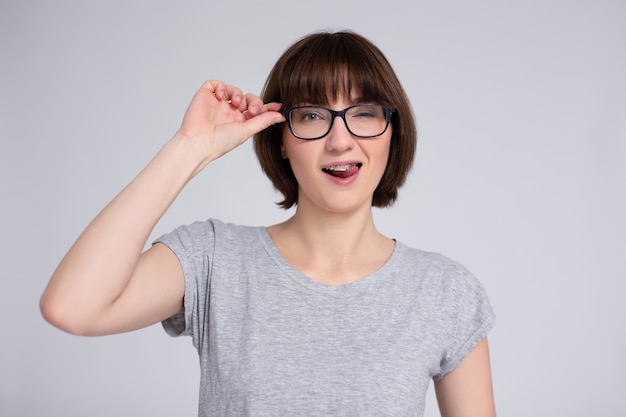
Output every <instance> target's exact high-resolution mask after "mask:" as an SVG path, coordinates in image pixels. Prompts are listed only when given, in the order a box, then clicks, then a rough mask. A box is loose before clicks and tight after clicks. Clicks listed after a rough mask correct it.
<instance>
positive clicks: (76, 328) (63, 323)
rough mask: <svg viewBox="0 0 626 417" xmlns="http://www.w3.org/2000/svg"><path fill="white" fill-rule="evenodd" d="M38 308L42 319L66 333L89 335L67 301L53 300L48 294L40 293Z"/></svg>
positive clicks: (86, 328)
mask: <svg viewBox="0 0 626 417" xmlns="http://www.w3.org/2000/svg"><path fill="white" fill-rule="evenodd" d="M39 310H40V311H41V315H42V316H43V318H44V320H46V321H47V322H48V323H50V324H51V325H52V326H54V327H56V328H58V329H60V330H62V331H64V332H66V333H69V334H72V335H75V336H89V335H90V333H91V332H90V331H89V329H88V327H87V326H85V323H84V321H83V320H82V318H81V316H80V315H79V314H77V312H73V311H71V309H69V308H67V303H64V302H62V301H60V300H54V299H52V297H51V296H50V295H47V294H45V293H44V295H42V297H41V299H40V300H39Z"/></svg>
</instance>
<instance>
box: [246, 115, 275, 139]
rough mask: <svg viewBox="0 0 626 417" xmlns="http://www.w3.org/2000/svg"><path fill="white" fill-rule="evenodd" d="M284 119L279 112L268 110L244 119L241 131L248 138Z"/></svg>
mask: <svg viewBox="0 0 626 417" xmlns="http://www.w3.org/2000/svg"><path fill="white" fill-rule="evenodd" d="M284 121H285V117H284V116H283V115H282V114H281V113H279V112H276V111H268V112H265V113H261V114H259V115H257V116H254V117H252V118H251V119H248V120H246V121H245V122H244V123H243V126H242V130H243V132H242V133H243V134H244V136H245V137H247V138H249V137H250V136H254V135H255V134H257V133H259V132H260V131H261V130H264V129H267V128H268V127H270V126H272V125H274V124H276V123H282V122H284Z"/></svg>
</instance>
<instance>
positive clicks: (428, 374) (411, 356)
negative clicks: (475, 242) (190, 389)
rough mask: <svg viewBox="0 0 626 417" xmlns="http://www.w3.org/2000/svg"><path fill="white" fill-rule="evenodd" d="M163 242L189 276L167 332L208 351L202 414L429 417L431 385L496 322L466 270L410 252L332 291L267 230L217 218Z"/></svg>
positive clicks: (399, 251)
mask: <svg viewBox="0 0 626 417" xmlns="http://www.w3.org/2000/svg"><path fill="white" fill-rule="evenodd" d="M158 241H159V242H162V243H164V244H165V245H167V246H168V247H169V248H171V249H172V250H173V251H174V253H175V254H176V255H177V256H178V259H179V260H180V263H181V266H182V268H183V271H184V275H185V300H184V305H185V311H184V313H181V314H178V315H176V316H174V317H171V318H170V319H168V320H166V321H164V322H163V326H164V328H165V330H166V331H167V332H168V334H170V335H173V336H178V335H189V336H191V337H192V338H193V344H194V346H195V347H196V348H197V350H198V353H199V355H200V368H201V380H200V404H199V415H200V416H324V417H327V416H377V417H380V416H394V417H397V416H422V415H423V410H424V397H425V395H426V390H427V388H428V385H429V382H430V380H431V379H434V380H435V381H436V380H438V379H440V378H442V377H443V376H444V375H445V374H446V373H448V372H450V371H451V370H452V369H454V368H455V367H456V366H457V365H458V364H459V363H460V362H461V361H462V360H463V358H464V357H465V356H466V355H467V354H468V353H469V352H470V350H471V349H472V348H473V347H474V346H475V345H476V344H477V343H478V342H479V341H480V340H482V339H483V338H484V337H485V336H486V335H487V333H488V331H489V330H490V329H491V327H492V325H493V322H494V314H493V311H492V309H491V307H490V305H489V301H488V299H487V296H486V294H485V291H484V289H483V287H482V285H481V284H480V283H479V281H478V280H477V279H476V278H474V276H472V275H471V274H470V273H469V272H468V271H467V270H466V269H465V268H463V267H462V266H460V265H459V264H457V263H455V262H454V261H452V260H450V259H448V258H446V257H444V256H442V255H439V254H435V253H429V252H424V251H420V250H416V249H412V248H409V247H407V246H405V245H403V244H402V243H400V242H396V247H395V250H394V252H393V254H392V256H391V258H390V259H389V260H388V261H387V263H386V264H385V265H383V266H382V267H381V268H380V269H379V270H378V271H376V272H374V273H373V274H371V275H369V276H367V277H364V278H362V279H360V280H358V281H356V282H353V283H350V284H347V285H343V286H329V285H326V284H322V283H320V282H317V281H314V280H312V279H310V278H308V277H306V276H304V275H302V274H301V273H299V272H298V271H296V270H295V269H294V268H292V267H291V266H290V265H289V264H288V263H287V261H286V260H285V259H284V258H283V257H282V256H281V254H280V253H279V251H278V249H277V248H276V246H275V245H274V243H273V242H272V240H271V239H270V237H269V235H268V233H267V231H266V229H265V228H263V227H248V226H238V225H233V224H227V223H223V222H220V221H218V220H208V221H204V222H197V223H193V224H192V225H189V226H182V227H180V228H177V229H176V230H175V231H174V232H172V233H170V234H168V235H166V236H163V237H161V238H160V239H159V240H158Z"/></svg>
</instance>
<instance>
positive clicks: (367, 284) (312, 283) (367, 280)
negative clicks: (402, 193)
mask: <svg viewBox="0 0 626 417" xmlns="http://www.w3.org/2000/svg"><path fill="white" fill-rule="evenodd" d="M257 230H258V234H259V239H260V240H261V243H262V244H263V246H264V248H265V250H266V251H267V253H268V255H269V256H270V257H271V258H272V260H273V261H274V262H275V263H276V264H277V265H278V267H279V268H280V269H281V270H282V271H283V273H284V274H285V275H286V276H287V277H289V279H290V280H291V281H293V282H295V283H296V284H298V285H299V286H301V287H303V288H306V289H308V290H313V291H317V292H324V293H327V294H330V295H346V294H351V293H354V292H360V291H371V290H372V287H377V286H378V285H381V283H382V282H384V281H385V279H384V277H386V276H388V271H390V270H392V269H393V268H394V265H395V264H396V263H397V262H398V261H397V259H398V257H399V256H400V254H401V252H402V250H403V245H402V243H401V242H399V241H397V240H396V239H393V240H394V242H395V245H394V248H393V251H392V252H391V256H390V257H389V259H387V261H386V262H385V263H384V264H383V265H382V266H381V267H380V268H378V269H377V270H375V271H374V272H372V273H371V274H369V275H366V276H364V277H361V278H359V279H358V280H356V281H353V282H350V283H347V284H343V285H330V284H325V283H323V282H319V281H316V280H315V279H313V278H311V277H309V276H307V275H304V274H303V273H301V272H300V271H298V270H297V269H296V268H294V267H293V266H292V265H291V264H290V263H289V262H288V261H287V260H286V259H285V257H284V256H283V255H282V254H281V253H280V251H279V250H278V247H277V246H276V244H275V243H274V241H273V240H272V238H271V237H270V235H269V233H268V232H267V228H266V227H262V226H260V227H258V229H257Z"/></svg>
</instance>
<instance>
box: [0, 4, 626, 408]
mask: <svg viewBox="0 0 626 417" xmlns="http://www.w3.org/2000/svg"><path fill="white" fill-rule="evenodd" d="M625 22H626V3H624V2H623V1H621V0H616V1H523V2H500V1H475V2H466V1H460V0H457V1H450V2H436V1H421V0H417V1H415V0H412V1H408V0H404V1H389V0H388V1H341V2H340V1H326V0H317V1H306V2H304V1H303V2H297V1H293V0H291V1H270V0H267V1H262V2H261V1H259V2H252V1H237V2H235V1H232V2H227V1H220V2H217V1H214V2H210V1H203V2H200V1H177V2H174V1H171V2H166V1H141V2H140V1H107V2H105V1H101V2H89V1H74V2H69V1H65V2H64V1H58V2H43V1H39V2H37V1H6V0H4V1H2V3H1V6H0V47H1V50H0V52H1V55H0V70H1V79H0V139H1V141H2V142H1V145H2V146H1V148H0V174H1V175H0V181H2V183H1V191H0V196H1V197H0V198H1V199H2V200H1V201H2V203H1V205H0V210H1V211H2V212H1V216H0V232H1V236H2V240H1V243H0V245H2V246H1V248H0V249H1V251H0V253H1V256H2V260H1V264H2V279H1V281H0V297H1V300H2V301H1V303H0V314H1V317H2V320H3V325H2V336H1V342H0V415H2V416H66V417H70V416H112V415H116V416H131V415H133V416H148V415H149V416H173V415H176V416H192V415H195V414H196V401H197V396H198V394H197V390H198V378H199V372H198V369H197V355H196V353H195V351H194V349H193V347H192V345H191V341H190V340H189V339H186V338H183V339H171V338H169V337H167V336H166V335H165V334H164V333H163V332H162V330H161V328H160V326H153V327H151V328H148V329H145V330H142V331H139V332H135V333H132V334H124V335H119V336H111V337H105V338H79V337H73V336H69V335H66V334H64V333H62V332H61V331H59V330H56V329H55V328H52V327H51V326H49V325H47V324H46V323H44V321H43V320H42V318H41V316H40V314H39V311H38V298H39V295H40V294H41V291H42V290H43V288H44V286H45V284H46V282H47V280H48V278H49V276H50V275H51V273H52V272H53V270H54V268H55V266H56V265H57V264H58V262H59V261H60V259H61V257H62V256H63V254H64V253H65V251H66V250H67V249H68V248H69V246H70V245H71V244H72V242H73V241H74V239H75V238H76V237H77V235H78V234H79V233H80V231H81V230H82V229H83V228H84V227H85V226H86V224H87V223H88V222H89V221H90V220H91V218H93V216H94V215H95V214H96V213H97V212H98V211H99V210H100V209H101V208H102V207H103V206H104V204H105V203H107V202H108V201H109V200H110V199H111V198H112V197H113V196H114V195H115V194H116V193H117V192H118V191H119V190H120V189H121V188H122V187H123V186H124V185H125V184H126V183H127V182H128V181H129V180H130V179H131V178H132V177H133V176H134V175H135V174H136V173H137V172H138V171H139V170H140V169H141V168H142V167H143V166H144V164H145V163H147V162H148V160H149V159H150V158H151V157H152V156H153V155H154V154H155V152H157V150H158V149H159V147H160V146H161V145H162V144H163V143H164V142H165V141H166V140H167V139H169V138H170V137H171V135H172V134H173V133H174V132H175V130H176V129H177V127H178V126H179V124H180V120H181V117H182V115H183V112H184V110H185V108H186V106H187V103H188V102H189V100H190V98H191V96H192V95H193V93H194V92H195V90H196V89H197V88H198V87H199V86H200V84H201V83H202V82H203V81H204V80H205V79H207V78H218V79H223V80H225V81H227V82H228V83H232V84H236V85H238V86H240V87H241V88H242V89H244V90H246V91H251V92H259V90H260V88H261V86H262V84H263V82H264V80H265V77H266V75H267V72H268V71H269V69H270V67H271V66H272V64H273V62H274V61H275V60H276V58H277V57H278V56H279V55H280V54H281V53H282V52H283V51H284V49H285V48H286V47H287V46H288V45H289V44H291V43H292V42H293V41H295V40H296V39H297V38H299V37H301V36H302V35H305V34H306V33H309V32H311V31H314V30H317V29H341V28H349V29H353V30H356V31H358V32H361V33H363V34H364V35H366V36H367V37H369V38H370V39H372V40H373V41H374V42H375V43H377V44H378V45H379V46H380V47H381V48H382V50H383V51H384V52H385V53H386V55H387V57H388V58H389V60H390V61H391V63H392V65H394V67H395V69H396V70H397V73H398V75H399V77H400V78H401V80H402V82H403V83H404V86H405V88H406V90H407V92H408V94H409V96H410V98H411V100H412V103H413V106H414V109H415V112H416V115H417V120H418V126H419V133H420V138H419V148H418V156H417V160H416V166H415V169H414V171H413V172H412V175H411V177H410V180H409V182H408V184H407V185H406V187H404V188H403V189H402V190H401V196H400V200H399V201H398V203H397V205H396V207H395V208H393V209H392V210H377V211H376V218H377V223H378V225H379V227H380V229H381V230H382V231H383V232H384V233H386V234H387V235H389V236H392V237H395V238H397V239H400V240H402V241H404V242H405V243H407V244H409V245H412V246H415V247H420V248H424V249H428V250H434V251H439V252H442V253H444V254H446V255H448V256H451V257H453V258H455V259H457V260H458V261H460V262H462V263H463V264H465V265H466V266H467V267H468V268H469V269H470V270H472V271H473V272H474V273H475V274H476V275H478V276H479V277H480V279H481V280H482V282H483V283H484V285H485V287H486V288H487V291H488V292H489V294H490V297H491V300H492V304H493V306H494V308H495V310H496V312H497V315H498V317H497V323H496V327H495V329H494V330H493V332H492V333H491V336H490V339H491V347H492V362H493V375H494V384H495V393H496V398H497V407H498V410H499V414H500V415H502V416H509V417H518V416H519V417H521V416H524V417H526V416H600V415H601V416H618V415H624V414H623V413H624V410H626V398H625V396H624V390H625V388H626V360H625V358H624V357H625V355H624V354H625V352H626V332H625V326H624V323H625V320H624V319H625V318H626V314H625V310H626V309H625V307H624V301H623V300H624V298H625V296H626V284H625V281H626V261H625V259H626V256H625V252H626V251H625V250H626V240H625V237H624V236H625V233H626V227H625V224H626V222H625V220H624V213H625V212H626V192H625V187H626V186H625V180H626V168H625V167H624V165H625V161H626V142H625V141H626V99H625V97H626V81H625V80H626V77H625V74H626V23H625ZM277 199H278V197H277V195H276V194H275V193H274V192H273V190H272V189H271V186H270V184H269V182H268V181H267V180H266V179H265V178H264V177H263V176H262V174H261V172H260V170H259V167H258V164H257V162H256V159H255V157H254V155H253V153H252V150H251V143H250V142H248V143H246V144H245V145H243V146H242V147H240V148H238V149H237V150H236V151H234V152H233V153H231V154H229V155H227V156H226V157H225V158H222V159H220V160H218V161H217V162H216V163H214V164H213V165H211V166H210V167H209V168H208V169H206V171H204V172H203V173H202V174H201V175H199V176H198V177H197V178H195V179H194V181H193V182H192V184H190V185H189V187H188V188H187V189H186V190H185V191H184V192H183V193H182V195H181V196H180V198H179V199H178V200H177V201H176V202H175V204H174V206H173V207H172V208H171V210H170V211H169V212H168V213H167V215H166V216H165V217H164V218H163V220H162V221H161V222H160V223H159V225H158V226H157V228H156V231H155V233H154V235H155V236H156V235H158V234H161V233H164V232H166V231H169V230H171V229H172V228H173V227H175V226H177V225H179V224H182V223H189V222H191V221H193V220H197V219H204V218H207V217H209V216H211V217H218V218H221V219H223V220H226V221H232V222H237V223H245V224H271V223H274V222H278V221H281V220H282V219H284V218H285V217H286V216H287V215H289V213H285V212H282V211H281V210H279V209H277V208H275V206H274V202H275V201H277ZM433 398H434V397H433V396H432V391H431V394H429V401H430V403H429V405H428V406H427V413H426V414H427V415H428V416H434V415H437V414H438V413H437V411H436V404H435V402H434V400H433Z"/></svg>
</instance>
